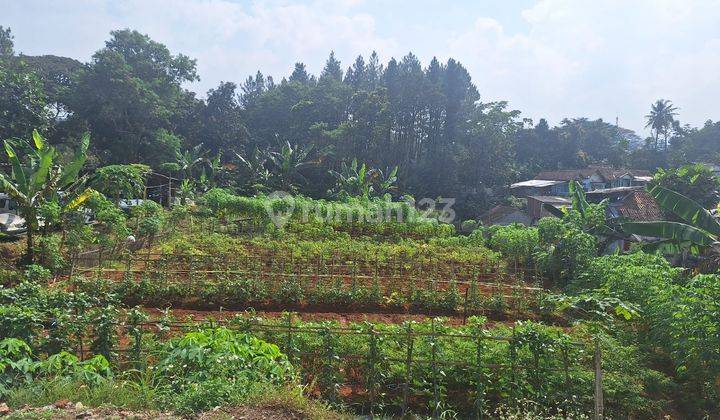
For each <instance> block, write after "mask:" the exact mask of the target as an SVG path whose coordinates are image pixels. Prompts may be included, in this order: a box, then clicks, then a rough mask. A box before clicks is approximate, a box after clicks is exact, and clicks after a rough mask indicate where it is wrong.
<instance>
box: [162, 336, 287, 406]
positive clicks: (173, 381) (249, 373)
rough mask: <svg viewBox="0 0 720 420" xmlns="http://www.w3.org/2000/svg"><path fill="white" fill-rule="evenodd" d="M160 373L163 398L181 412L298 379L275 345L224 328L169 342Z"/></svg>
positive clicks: (224, 401)
mask: <svg viewBox="0 0 720 420" xmlns="http://www.w3.org/2000/svg"><path fill="white" fill-rule="evenodd" d="M157 371H158V374H159V375H160V376H158V379H159V380H160V385H161V387H162V388H161V392H162V393H163V398H166V399H168V400H170V401H171V403H173V404H174V405H179V407H178V408H179V409H180V410H182V411H198V410H202V409H207V408H210V407H215V406H217V405H220V404H223V403H228V402H232V401H233V399H234V398H237V397H238V396H239V395H243V394H246V393H247V392H249V391H250V390H251V389H252V388H254V387H256V386H258V385H262V384H276V385H279V384H283V383H287V382H288V381H290V380H292V378H293V375H294V374H293V368H292V366H291V365H290V363H289V362H288V360H287V357H286V356H285V355H284V354H282V353H281V352H280V350H279V349H278V347H277V346H276V345H274V344H270V343H267V342H265V341H263V340H260V339H258V338H255V337H252V336H250V335H248V334H242V333H236V332H234V331H231V330H229V329H226V328H216V329H210V330H202V331H197V332H191V333H187V334H185V336H184V337H182V338H179V339H174V340H172V341H170V342H169V343H168V344H167V345H166V346H165V347H164V348H163V350H162V358H161V360H160V361H159V363H158V365H157Z"/></svg>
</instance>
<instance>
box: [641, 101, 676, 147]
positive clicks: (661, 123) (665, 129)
mask: <svg viewBox="0 0 720 420" xmlns="http://www.w3.org/2000/svg"><path fill="white" fill-rule="evenodd" d="M675 111H677V107H675V106H674V105H673V104H672V102H670V101H669V100H667V99H658V100H657V101H656V102H655V103H654V104H653V105H652V106H651V108H650V113H649V114H648V115H646V116H645V119H646V120H647V124H645V128H648V127H649V128H650V130H651V131H652V132H653V133H654V134H653V136H654V139H655V149H657V148H658V138H659V136H660V133H662V135H663V140H664V147H663V150H667V148H668V136H669V134H670V130H671V129H672V128H673V126H674V125H675V116H676V115H677V112H675Z"/></svg>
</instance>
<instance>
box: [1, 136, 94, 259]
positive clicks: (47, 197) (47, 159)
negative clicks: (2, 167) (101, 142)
mask: <svg viewBox="0 0 720 420" xmlns="http://www.w3.org/2000/svg"><path fill="white" fill-rule="evenodd" d="M32 138H33V145H32V146H31V145H30V144H28V143H26V144H24V148H25V149H26V150H29V152H28V154H27V156H26V157H25V161H23V160H21V158H20V156H19V155H18V154H17V152H16V151H15V147H16V146H17V145H18V143H17V142H14V141H9V140H5V152H6V153H7V156H8V161H9V162H10V164H11V166H12V171H11V176H8V175H6V174H5V173H3V172H0V189H3V190H5V192H6V193H7V194H8V195H9V196H10V198H12V199H13V200H15V201H16V202H17V206H18V209H19V211H20V215H21V216H22V217H23V218H24V219H25V221H26V224H27V227H28V231H27V235H26V236H27V250H26V252H27V259H28V262H30V263H32V262H33V256H34V246H35V244H34V242H33V239H34V233H35V232H36V231H37V230H38V229H39V225H40V222H39V219H38V213H39V211H40V209H41V208H45V209H47V207H44V205H45V203H47V202H51V201H55V202H58V201H59V199H60V192H61V191H63V192H64V193H65V194H64V197H63V200H64V204H63V211H70V210H74V209H76V208H77V207H78V206H80V205H82V204H83V203H84V202H85V201H86V200H87V199H88V198H90V196H91V195H92V191H91V190H85V191H83V192H77V191H75V189H73V187H76V186H77V185H76V184H78V183H79V182H78V181H79V180H78V174H79V173H80V170H81V169H82V167H83V165H84V164H85V160H86V159H87V149H88V147H89V145H90V136H89V135H88V134H85V135H84V136H83V138H82V140H81V144H80V147H79V148H78V149H77V151H76V152H75V156H74V157H73V160H72V161H71V162H70V163H68V164H67V165H60V164H59V162H58V153H57V151H56V150H55V148H54V147H52V146H51V145H49V144H48V143H47V141H46V140H45V139H44V138H43V137H42V136H41V135H40V133H38V132H37V130H34V131H33V133H32ZM68 190H69V191H71V192H74V193H68Z"/></svg>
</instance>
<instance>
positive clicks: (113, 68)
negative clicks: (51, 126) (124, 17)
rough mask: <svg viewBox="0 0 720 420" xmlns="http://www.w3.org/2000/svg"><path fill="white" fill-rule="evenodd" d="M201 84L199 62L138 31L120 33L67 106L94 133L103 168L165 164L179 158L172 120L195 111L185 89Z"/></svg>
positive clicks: (97, 58) (86, 73)
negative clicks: (184, 85) (108, 165)
mask: <svg viewBox="0 0 720 420" xmlns="http://www.w3.org/2000/svg"><path fill="white" fill-rule="evenodd" d="M196 79H197V74H196V72H195V61H194V60H191V59H189V58H188V57H186V56H184V55H182V54H178V55H172V54H171V53H170V51H169V50H168V49H167V48H166V47H165V46H164V45H162V44H160V43H157V42H155V41H153V40H151V39H150V38H149V37H148V36H147V35H142V34H140V33H139V32H137V31H131V30H129V29H124V30H117V31H113V32H112V33H111V39H110V40H109V41H108V42H106V44H105V47H104V48H103V49H101V50H99V51H97V52H96V53H95V54H94V55H93V59H92V62H91V64H89V65H88V66H87V67H86V68H85V69H84V70H83V72H82V73H81V74H80V75H79V77H78V78H77V84H76V87H75V89H74V90H73V92H72V94H71V95H70V98H69V100H68V102H69V104H70V106H71V108H72V109H73V110H74V111H75V115H77V117H78V118H81V119H82V120H84V121H87V123H88V124H89V126H90V128H91V129H92V131H93V135H94V136H95V138H96V145H97V147H98V148H99V150H100V156H99V157H100V160H101V161H102V162H103V163H130V162H143V163H147V164H160V163H163V162H167V161H169V160H170V159H172V158H173V157H174V156H175V150H173V149H174V146H175V145H176V144H177V141H176V140H174V139H173V140H172V141H168V140H170V138H169V137H168V136H167V135H165V134H164V133H167V132H170V133H175V132H176V131H175V130H174V128H176V127H175V124H173V121H172V120H173V119H174V118H182V117H183V114H184V113H185V112H188V111H189V110H190V109H189V108H190V107H191V106H194V101H193V100H191V98H189V97H188V95H187V93H186V92H185V91H184V90H183V89H182V88H181V84H182V83H184V82H191V81H193V80H196ZM162 130H166V131H162ZM173 143H174V144H173ZM168 146H170V147H168Z"/></svg>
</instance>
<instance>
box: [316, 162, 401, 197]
mask: <svg viewBox="0 0 720 420" xmlns="http://www.w3.org/2000/svg"><path fill="white" fill-rule="evenodd" d="M397 171H398V167H397V166H396V167H395V168H393V169H392V170H389V169H388V170H386V171H384V172H383V171H382V170H381V169H375V168H371V169H368V168H367V165H366V164H364V163H363V164H362V165H360V164H358V161H357V159H353V160H352V161H351V162H350V164H348V163H346V162H342V163H341V164H340V172H337V171H333V170H330V171H329V172H330V175H332V176H333V177H335V182H336V185H335V188H334V190H333V191H331V192H332V193H334V194H339V193H340V192H345V193H347V194H349V195H353V196H361V197H365V198H368V197H370V196H371V195H373V194H377V195H382V194H385V193H388V192H390V191H391V190H393V189H395V183H396V182H397ZM386 173H387V175H386Z"/></svg>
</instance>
